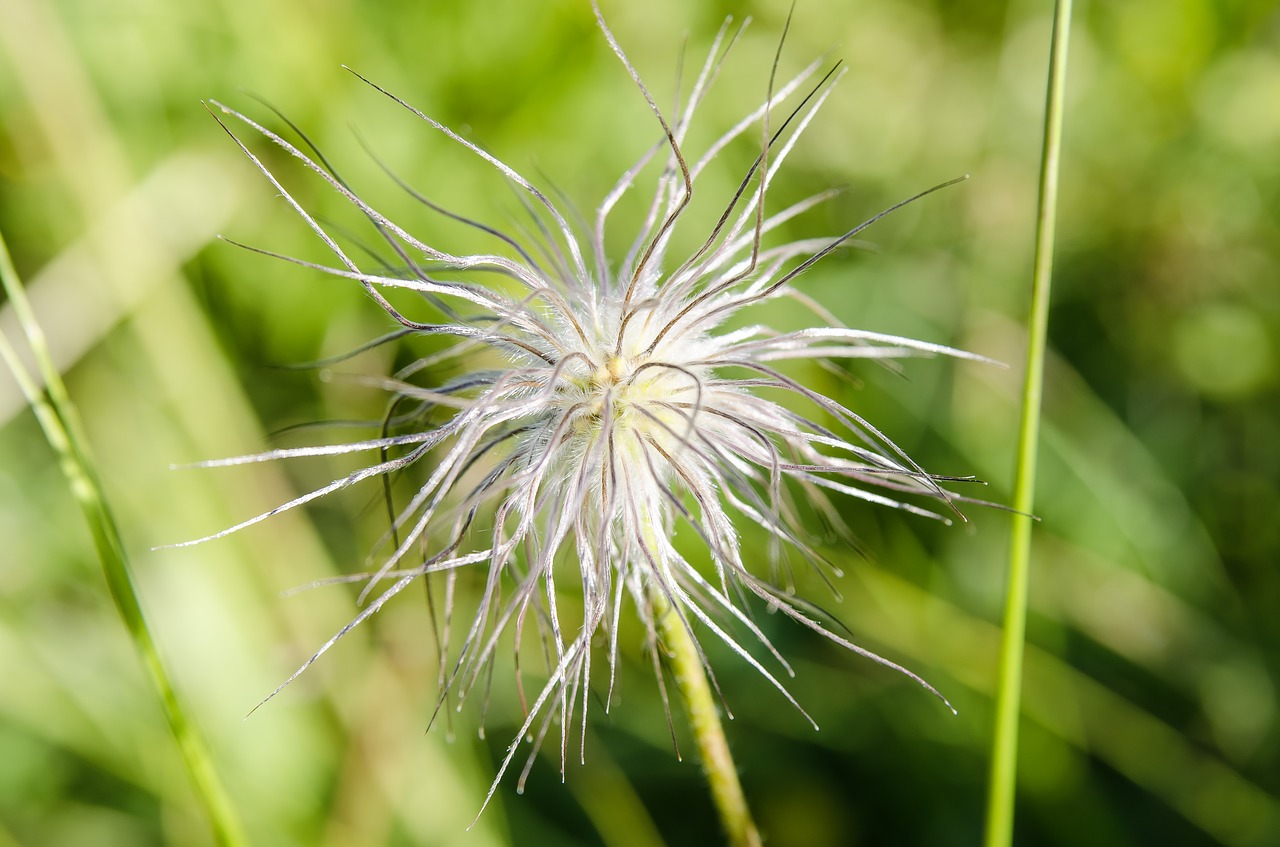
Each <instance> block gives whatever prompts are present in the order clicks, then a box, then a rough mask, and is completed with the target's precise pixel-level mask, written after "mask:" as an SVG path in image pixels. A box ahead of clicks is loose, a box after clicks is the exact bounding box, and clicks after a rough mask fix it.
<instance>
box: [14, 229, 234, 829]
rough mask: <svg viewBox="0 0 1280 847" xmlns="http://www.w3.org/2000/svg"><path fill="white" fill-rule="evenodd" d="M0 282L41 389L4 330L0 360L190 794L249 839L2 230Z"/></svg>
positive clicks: (212, 816)
mask: <svg viewBox="0 0 1280 847" xmlns="http://www.w3.org/2000/svg"><path fill="white" fill-rule="evenodd" d="M0 283H3V286H4V291H5V294H6V295H7V296H8V299H9V303H10V304H11V305H12V306H13V311H14V314H15V315H16V316H17V318H18V322H19V324H20V325H21V326H22V329H23V332H24V334H25V335H26V339H27V344H28V345H29V347H30V349H31V353H32V355H33V356H34V358H35V361H36V366H37V367H38V368H39V370H40V375H41V377H42V378H43V381H44V389H43V391H42V390H41V389H40V387H39V385H38V383H37V382H36V380H35V379H34V378H33V377H32V375H31V374H29V373H28V372H27V369H26V367H25V366H24V365H23V364H22V361H21V360H20V359H19V357H18V354H17V351H16V350H15V349H14V348H13V346H12V345H11V344H10V342H9V339H7V338H5V337H4V336H3V335H0V358H3V359H4V361H5V364H7V365H8V366H9V369H10V370H11V371H13V375H14V378H15V379H16V380H17V382H18V386H19V387H20V388H21V390H22V393H23V394H24V395H25V396H26V398H27V401H28V402H29V403H30V404H31V408H32V410H33V411H34V412H35V414H36V418H37V420H38V421H39V423H40V427H41V428H42V429H43V430H44V433H45V437H46V438H47V439H48V441H49V444H50V446H52V447H53V449H54V452H56V453H57V455H58V459H59V462H60V463H61V465H62V471H63V473H64V474H65V475H66V477H67V481H68V483H69V484H70V486H71V491H72V494H73V496H74V497H75V499H76V502H77V503H79V505H80V509H81V511H82V512H83V513H84V517H85V520H86V521H87V522H88V525H89V532H90V534H91V535H92V536H93V543H94V547H95V548H96V549H97V552H98V558H99V559H100V560H101V562H102V571H103V575H104V576H105V577H106V580H107V587H108V589H109V590H110V592H111V598H112V600H114V601H115V605H116V610H117V611H118V612H119V614H120V620H121V621H122V622H123V623H124V626H125V629H126V630H128V633H129V637H130V639H131V640H132V641H133V644H134V647H135V648H136V649H137V651H138V655H139V657H140V658H141V659H142V664H143V666H144V667H145V668H146V671H147V675H148V677H149V678H150V679H151V683H152V685H154V686H155V689H156V693H157V695H158V696H159V697H160V704H161V707H162V709H163V710H164V715H165V719H166V720H167V721H168V723H169V729H170V730H171V731H172V732H173V736H174V739H175V740H176V741H177V743H178V749H179V750H180V752H181V754H182V758H183V761H184V762H185V764H186V766H187V771H188V773H189V774H190V775H191V781H192V785H193V787H194V788H195V791H196V794H197V796H198V797H199V798H200V801H201V802H202V804H203V805H204V807H205V811H206V813H207V814H208V816H209V820H210V823H211V825H212V828H213V833H214V838H215V840H216V842H217V843H218V844H219V845H221V847H240V846H241V845H244V844H247V841H246V840H245V838H244V836H243V834H242V831H241V828H240V823H239V819H238V818H237V816H236V814H235V810H234V808H233V807H232V805H231V802H230V799H229V798H228V796H227V793H226V791H225V789H224V788H223V786H222V782H221V780H220V779H219V777H218V774H217V770H216V769H215V767H214V764H213V758H212V756H210V754H209V749H208V747H207V746H206V744H205V742H204V738H203V737H202V736H201V735H200V732H199V730H198V729H197V728H196V724H195V722H194V721H193V720H191V719H190V718H189V716H188V715H187V712H186V710H185V708H184V707H183V704H182V701H181V700H180V699H179V698H178V694H177V692H176V690H175V689H174V686H173V682H172V681H171V680H170V678H169V674H168V672H167V671H166V670H165V667H164V663H163V661H162V660H161V658H160V653H159V650H158V649H157V648H156V643H155V640H154V639H153V638H152V637H151V631H150V629H149V628H148V627H147V621H146V617H145V616H144V615H143V613H142V606H141V604H140V603H139V600H138V594H137V591H136V590H135V588H134V584H133V577H132V575H131V573H130V570H129V562H128V559H127V557H126V555H125V550H124V543H123V542H122V541H121V538H120V531H119V529H118V528H117V526H116V522H115V518H114V517H113V515H112V513H111V509H110V507H109V505H108V503H107V500H106V496H105V494H104V492H103V489H102V485H101V484H100V483H99V481H98V477H97V473H96V471H95V469H94V463H93V460H92V457H91V455H90V452H89V446H88V441H87V440H86V439H85V437H84V433H83V430H82V428H81V426H80V421H79V416H78V415H77V414H76V410H75V407H74V406H73V405H72V403H71V400H70V397H69V396H68V395H67V390H66V386H65V385H64V384H63V382H62V377H61V375H59V373H58V370H57V368H56V367H55V366H54V364H53V359H52V357H51V356H50V354H49V349H48V345H47V344H46V342H45V338H44V333H43V332H42V331H41V329H40V326H39V324H38V323H37V322H36V319H35V314H34V312H33V311H32V310H31V305H30V303H29V302H28V301H27V297H26V292H25V291H24V289H23V287H22V282H21V280H20V279H19V278H18V274H17V272H16V271H15V270H14V267H13V262H12V260H11V259H10V257H9V248H8V246H7V245H6V244H5V241H4V236H3V234H2V233H0Z"/></svg>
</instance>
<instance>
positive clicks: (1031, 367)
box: [984, 0, 1071, 847]
mask: <svg viewBox="0 0 1280 847" xmlns="http://www.w3.org/2000/svg"><path fill="white" fill-rule="evenodd" d="M1070 30H1071V0H1058V1H1057V3H1056V5H1055V7H1054V15H1053V36H1052V39H1051V47H1050V52H1049V84H1048V87H1047V91H1046V93H1045V111H1044V147H1043V148H1042V150H1041V157H1040V202H1039V207H1038V209H1037V211H1036V252H1035V265H1034V271H1033V282H1032V289H1031V322H1030V323H1031V325H1030V328H1029V329H1030V335H1029V338H1028V341H1027V365H1026V374H1025V376H1024V377H1023V383H1022V420H1021V423H1020V425H1019V431H1018V465H1017V472H1016V478H1015V481H1014V490H1013V508H1014V509H1015V510H1016V511H1015V513H1014V515H1013V530H1012V533H1011V535H1010V542H1009V574H1008V586H1007V588H1006V593H1005V607H1004V632H1003V636H1002V638H1001V641H1000V675H999V679H998V680H997V683H996V720H995V738H994V739H993V741H992V748H991V777H990V784H989V791H988V795H987V829H986V840H985V842H984V844H985V845H986V847H1008V845H1010V844H1011V843H1012V841H1013V801H1014V788H1015V785H1016V783H1017V771H1018V718H1019V715H1020V713H1021V700H1022V653H1023V646H1024V643H1025V640H1026V628H1027V584H1028V581H1029V573H1030V569H1031V521H1032V518H1031V514H1032V510H1033V508H1034V506H1035V487H1036V449H1037V445H1038V443H1039V436H1040V406H1041V398H1042V395H1043V393H1044V356H1045V336H1046V335H1047V333H1048V323H1049V289H1050V283H1051V281H1052V277H1053V243H1054V232H1055V229H1056V225H1057V207H1058V162H1059V159H1060V158H1061V152H1062V111H1063V95H1064V90H1065V88H1066V76H1067V44H1068V38H1069V35H1070Z"/></svg>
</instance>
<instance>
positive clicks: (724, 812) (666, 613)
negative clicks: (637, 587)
mask: <svg viewBox="0 0 1280 847" xmlns="http://www.w3.org/2000/svg"><path fill="white" fill-rule="evenodd" d="M649 595H650V597H651V598H652V599H653V617H654V625H655V626H656V627H657V630H658V636H659V638H660V639H661V641H662V644H661V649H664V650H666V652H667V655H668V657H669V658H670V659H671V670H672V675H673V676H674V677H675V681H676V690H677V691H678V692H679V694H680V700H681V702H682V703H683V704H684V708H685V714H686V716H687V717H688V719H689V728H690V729H691V730H692V731H693V737H694V740H695V741H696V742H697V745H698V756H699V757H700V758H701V759H702V767H703V770H704V771H706V774H707V782H708V784H709V785H710V787H711V797H712V799H713V800H714V801H715V805H716V812H717V813H718V814H719V815H720V822H721V824H723V825H724V831H725V836H726V843H728V844H729V845H731V847H761V842H760V832H759V831H758V830H757V829H756V824H755V821H754V820H752V818H751V810H750V809H749V808H747V800H746V797H745V796H744V795H743V793H742V783H741V782H739V780H738V769H737V766H736V765H735V764H734V762H733V755H732V754H731V753H730V752H729V742H728V741H727V740H726V739H725V737H724V727H723V726H722V725H721V724H720V715H719V712H718V710H717V709H716V702H715V697H713V696H712V694H711V686H710V684H708V682H707V674H706V671H705V670H703V668H702V658H701V657H700V656H699V654H698V648H697V645H695V644H694V643H693V637H692V636H690V634H689V631H688V630H687V629H686V628H685V622H684V621H683V620H681V618H680V614H679V612H677V611H676V609H675V608H674V607H673V606H672V605H671V603H670V601H669V600H667V598H666V596H665V595H663V594H662V592H661V591H660V590H658V589H656V588H655V589H652V590H651V591H650V592H649Z"/></svg>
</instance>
